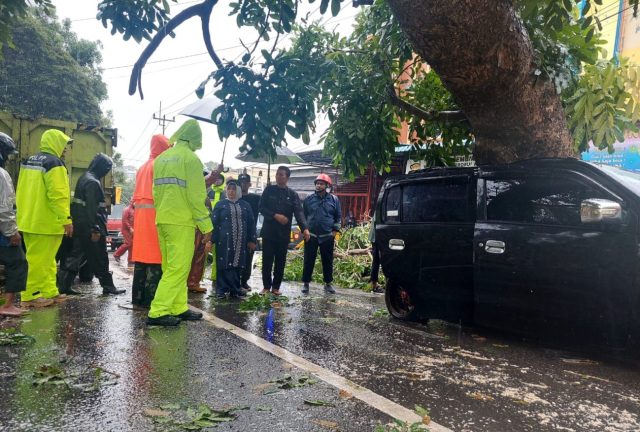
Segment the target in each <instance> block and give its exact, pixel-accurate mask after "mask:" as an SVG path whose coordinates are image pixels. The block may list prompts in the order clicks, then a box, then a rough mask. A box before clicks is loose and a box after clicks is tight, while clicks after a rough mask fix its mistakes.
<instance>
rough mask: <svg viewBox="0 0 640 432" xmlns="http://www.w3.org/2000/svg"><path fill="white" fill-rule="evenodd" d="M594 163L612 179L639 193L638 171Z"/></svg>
mask: <svg viewBox="0 0 640 432" xmlns="http://www.w3.org/2000/svg"><path fill="white" fill-rule="evenodd" d="M594 165H595V166H597V167H598V168H600V169H601V170H602V171H604V172H606V173H607V174H609V175H610V176H611V177H613V178H614V179H616V180H618V181H619V182H620V183H622V184H623V185H624V186H626V187H627V188H628V189H630V190H631V191H632V192H633V193H635V194H636V195H640V173H637V172H634V171H627V170H624V169H621V168H617V167H613V166H611V165H600V164H594Z"/></svg>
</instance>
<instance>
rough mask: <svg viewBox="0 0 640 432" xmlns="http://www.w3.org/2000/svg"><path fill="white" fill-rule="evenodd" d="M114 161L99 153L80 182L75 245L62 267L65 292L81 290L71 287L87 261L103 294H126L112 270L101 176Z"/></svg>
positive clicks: (74, 203)
mask: <svg viewBox="0 0 640 432" xmlns="http://www.w3.org/2000/svg"><path fill="white" fill-rule="evenodd" d="M112 166H113V161H112V160H111V158H110V157H109V156H107V155H105V154H102V153H98V154H97V155H96V157H94V158H93V160H92V161H91V163H90V164H89V168H88V169H87V172H86V173H84V174H83V175H82V176H81V177H80V178H79V179H78V183H77V184H76V190H75V194H74V197H73V200H72V202H71V219H72V221H73V247H72V248H71V250H70V251H65V252H64V253H63V255H62V257H61V259H60V270H58V279H57V282H58V290H59V291H60V293H65V294H78V292H76V291H74V290H72V289H71V285H72V284H73V280H74V279H75V277H76V275H77V274H78V272H79V271H80V266H81V265H82V264H83V263H84V261H86V262H87V265H89V266H90V268H91V270H92V272H93V274H94V275H95V276H96V277H97V278H98V280H99V281H100V285H101V286H102V294H105V295H107V294H122V293H124V292H125V290H119V289H117V288H116V287H115V286H114V284H113V276H112V275H111V272H110V271H109V257H108V255H107V242H106V238H107V205H106V203H105V197H104V191H103V189H102V184H101V183H100V179H102V178H103V177H104V176H106V175H107V173H108V172H109V171H111V167H112Z"/></svg>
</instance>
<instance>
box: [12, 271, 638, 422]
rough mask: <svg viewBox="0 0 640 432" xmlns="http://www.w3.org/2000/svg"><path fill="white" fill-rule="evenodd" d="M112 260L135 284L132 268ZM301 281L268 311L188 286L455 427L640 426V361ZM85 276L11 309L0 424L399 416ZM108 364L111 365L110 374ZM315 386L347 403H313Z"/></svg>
mask: <svg viewBox="0 0 640 432" xmlns="http://www.w3.org/2000/svg"><path fill="white" fill-rule="evenodd" d="M112 267H113V270H114V272H115V274H114V275H115V276H116V280H117V281H118V282H119V283H120V285H122V286H127V287H128V285H129V284H130V281H131V274H130V272H127V271H126V269H125V268H124V267H122V266H120V265H119V264H113V265H112ZM258 273H259V272H258V271H256V272H254V276H256V277H257V276H258ZM257 282H258V281H257V278H256V280H255V283H254V286H255V287H256V288H258V285H257ZM299 289H300V286H299V285H298V284H289V285H287V286H285V287H284V289H283V293H284V294H285V295H287V296H288V297H289V304H288V305H284V306H283V307H280V308H274V309H272V310H270V311H265V312H249V313H241V312H239V311H238V310H237V308H238V304H239V303H238V302H237V301H222V302H215V301H213V300H212V299H211V298H207V297H206V295H201V294H198V295H194V294H191V295H190V300H191V303H192V304H193V305H194V306H197V307H200V308H202V309H204V310H206V311H209V312H210V313H212V314H214V315H215V316H217V317H219V318H221V319H223V320H225V321H227V322H229V323H232V324H234V325H236V326H238V327H241V328H243V329H246V330H247V331H249V332H251V333H253V334H256V335H258V336H259V337H262V338H264V339H266V340H268V341H270V342H272V343H274V344H276V345H278V346H281V347H283V348H285V349H287V350H289V351H291V352H292V353H294V354H297V355H299V356H301V357H303V358H305V359H307V360H309V361H311V362H313V363H316V364H318V365H320V366H322V367H324V368H326V369H329V370H330V371H333V372H335V373H337V374H339V375H341V376H343V377H345V378H348V379H350V380H352V381H354V382H356V383H357V384H360V385H362V386H364V387H366V388H368V389H370V390H372V391H374V392H376V393H378V394H380V395H382V396H384V397H386V398H388V399H390V400H392V401H394V402H397V403H399V404H401V405H403V406H405V407H408V408H413V406H414V405H415V404H419V405H421V406H423V407H426V408H428V409H429V410H430V413H431V417H432V418H433V420H434V421H436V422H438V423H439V424H441V425H444V426H446V427H449V428H451V429H453V430H457V431H528V430H531V431H533V430H535V431H550V430H567V431H571V430H574V431H593V430H599V431H600V430H602V431H623V430H624V431H637V430H640V368H638V367H637V366H628V365H623V364H618V363H615V362H613V361H610V360H593V359H589V358H587V357H585V356H584V355H577V354H575V353H567V352H562V351H558V350H552V349H548V348H543V347H541V346H536V345H531V344H526V343H522V342H520V341H518V340H516V339H512V338H511V339H510V338H507V337H504V336H502V335H495V334H489V333H487V332H484V331H482V330H478V329H470V328H460V327H459V326H455V325H451V324H446V323H442V322H439V321H433V322H430V323H429V324H427V325H423V324H409V325H407V324H403V323H399V322H397V321H395V320H392V319H390V318H389V317H388V316H385V315H384V313H383V311H384V299H383V298H382V296H380V295H375V294H366V293H361V292H354V291H350V290H338V294H336V295H334V296H331V295H325V294H324V293H323V292H322V290H321V288H319V287H314V286H312V289H311V293H310V294H309V295H307V296H302V295H300V294H299ZM81 290H82V291H83V292H85V293H86V294H85V295H84V296H83V297H81V298H74V299H71V300H68V301H67V302H65V303H63V304H60V305H58V306H55V307H52V308H47V309H45V310H40V311H34V312H32V313H31V315H30V316H28V317H25V318H23V319H22V320H4V321H1V322H0V326H2V327H7V326H15V327H17V328H18V329H19V330H20V331H21V332H23V333H25V334H28V335H31V336H33V337H34V338H35V343H33V344H30V345H26V346H3V347H0V385H1V386H2V390H3V391H2V397H1V398H0V430H7V431H17V430H24V431H33V430H43V431H45V430H46V431H49V430H55V431H67V430H119V431H127V430H170V429H169V427H168V425H167V424H160V423H157V419H159V418H161V417H158V416H157V414H169V417H168V418H175V419H179V420H180V421H183V419H184V414H185V412H186V410H187V409H188V408H190V407H191V408H196V409H197V407H198V405H199V404H202V403H205V404H207V405H209V406H211V407H213V408H231V407H249V409H245V410H241V411H237V412H236V413H235V414H236V416H237V417H236V420H234V421H232V422H229V423H223V424H221V425H220V426H218V428H217V429H218V430H240V431H252V430H265V431H270V430H278V431H280V430H285V431H308V430H318V431H320V430H342V431H372V430H373V429H374V427H375V425H376V424H378V423H381V422H382V423H385V422H387V421H389V420H390V418H389V417H387V416H386V415H385V414H382V413H380V412H379V411H377V410H375V409H373V408H371V407H369V406H367V404H366V403H364V402H362V401H359V400H356V399H346V398H342V397H340V395H339V389H337V388H335V387H332V386H330V385H328V384H326V383H324V382H322V381H320V382H318V383H316V384H312V385H308V386H304V387H299V388H293V389H289V390H283V391H281V392H279V393H275V394H264V393H265V392H266V393H269V390H270V389H271V388H272V387H273V386H274V384H273V383H269V381H270V380H274V379H278V378H281V377H283V376H285V375H287V374H289V375H291V376H293V377H296V378H298V377H303V376H305V375H306V374H305V372H304V371H301V370H298V369H296V368H294V367H292V366H291V365H290V364H288V363H286V362H283V361H281V360H279V359H278V358H276V357H274V356H272V355H271V354H268V353H266V352H264V351H262V350H261V349H260V348H258V347H256V346H254V345H253V344H251V343H249V342H246V341H244V340H242V339H240V338H238V337H236V336H235V335H233V334H231V333H229V332H227V331H225V330H221V329H218V328H216V327H214V326H213V325H211V324H210V323H208V322H198V323H183V324H181V326H180V327H178V328H176V329H162V328H153V327H152V328H147V327H145V326H144V324H143V320H144V316H145V314H144V313H143V312H138V311H133V310H130V309H126V308H123V307H122V306H125V304H126V302H127V301H128V299H129V297H128V295H130V294H129V293H127V294H126V295H124V296H120V297H117V298H104V297H101V296H99V294H100V288H99V287H98V285H97V283H94V285H92V286H84V287H81ZM44 364H53V365H60V366H61V368H62V369H63V370H64V371H65V373H66V374H67V375H73V374H74V373H75V374H79V376H77V377H70V378H68V381H69V382H70V383H71V386H74V385H78V384H81V385H82V384H85V388H83V389H77V388H67V387H66V386H65V385H59V386H52V385H45V386H34V384H33V380H34V378H33V374H34V372H36V371H37V370H38V369H39V368H41V367H42V365H44ZM96 367H100V368H103V369H104V370H105V371H108V372H103V373H102V374H101V377H100V379H101V380H102V381H96V375H95V370H96ZM112 374H115V375H112ZM96 382H97V383H98V384H96V385H95V388H92V387H91V385H92V384H95V383H96ZM305 399H307V400H322V401H326V402H329V403H331V404H333V405H335V407H316V406H308V405H305V404H304V400H305ZM167 404H179V405H180V409H176V408H177V405H174V406H170V407H168V406H167ZM154 410H156V411H154ZM157 410H160V413H158V412H157ZM181 416H182V417H181ZM165 418H166V417H165ZM154 420H155V421H154Z"/></svg>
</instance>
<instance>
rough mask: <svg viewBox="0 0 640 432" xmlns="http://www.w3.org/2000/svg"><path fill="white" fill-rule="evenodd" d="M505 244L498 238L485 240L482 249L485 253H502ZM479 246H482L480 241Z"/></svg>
mask: <svg viewBox="0 0 640 432" xmlns="http://www.w3.org/2000/svg"><path fill="white" fill-rule="evenodd" d="M505 246H506V245H505V244H504V242H503V241H500V240H487V242H486V243H485V245H484V250H485V252H487V253H492V254H503V253H504V250H505ZM480 247H482V243H480Z"/></svg>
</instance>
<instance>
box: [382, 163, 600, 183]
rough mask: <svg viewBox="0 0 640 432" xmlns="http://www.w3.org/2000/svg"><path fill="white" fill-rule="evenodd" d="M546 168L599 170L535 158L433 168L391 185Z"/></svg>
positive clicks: (402, 177)
mask: <svg viewBox="0 0 640 432" xmlns="http://www.w3.org/2000/svg"><path fill="white" fill-rule="evenodd" d="M544 168H555V169H557V168H565V169H586V170H590V171H594V172H598V171H599V170H598V169H597V168H596V167H595V166H593V164H590V163H588V162H584V161H581V160H579V159H575V158H535V159H526V160H520V161H514V162H510V163H506V164H495V165H480V166H475V167H432V168H425V169H422V170H417V171H413V172H411V173H409V174H404V175H400V176H395V177H392V178H390V179H389V180H388V182H389V183H396V182H399V181H406V180H413V179H422V178H430V177H449V176H460V175H478V174H479V173H481V172H491V171H513V170H518V171H525V172H526V171H529V170H530V171H537V170H540V169H544Z"/></svg>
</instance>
